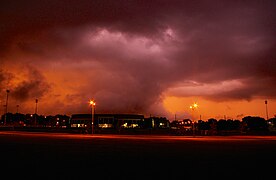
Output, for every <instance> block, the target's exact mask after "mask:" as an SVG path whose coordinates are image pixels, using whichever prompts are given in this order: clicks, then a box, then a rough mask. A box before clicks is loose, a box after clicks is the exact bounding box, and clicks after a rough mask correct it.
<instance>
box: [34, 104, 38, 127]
mask: <svg viewBox="0 0 276 180" xmlns="http://www.w3.org/2000/svg"><path fill="white" fill-rule="evenodd" d="M37 103H38V99H35V126H36V125H37Z"/></svg>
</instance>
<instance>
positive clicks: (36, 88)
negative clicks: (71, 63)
mask: <svg viewBox="0 0 276 180" xmlns="http://www.w3.org/2000/svg"><path fill="white" fill-rule="evenodd" d="M15 76H16V75H15ZM49 89H50V85H49V84H48V83H47V82H45V79H44V77H43V75H42V74H41V73H40V72H39V71H37V70H36V69H34V68H32V67H28V68H27V77H26V80H23V81H21V82H19V83H18V84H17V85H16V86H15V87H13V88H12V90H11V95H12V96H13V97H14V98H15V99H17V100H18V101H20V102H24V101H26V100H29V99H30V98H31V99H36V98H40V97H42V96H43V95H44V94H45V93H46V92H48V91H49Z"/></svg>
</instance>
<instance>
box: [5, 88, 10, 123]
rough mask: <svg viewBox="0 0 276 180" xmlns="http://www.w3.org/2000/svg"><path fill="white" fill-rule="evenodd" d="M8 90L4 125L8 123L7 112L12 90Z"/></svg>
mask: <svg viewBox="0 0 276 180" xmlns="http://www.w3.org/2000/svg"><path fill="white" fill-rule="evenodd" d="M6 92H7V99H6V114H5V122H4V125H6V123H7V113H8V101H9V93H10V90H8V89H7V90H6Z"/></svg>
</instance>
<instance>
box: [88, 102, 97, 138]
mask: <svg viewBox="0 0 276 180" xmlns="http://www.w3.org/2000/svg"><path fill="white" fill-rule="evenodd" d="M89 104H90V105H91V118H92V119H91V120H92V122H91V127H92V132H91V133H92V134H94V111H95V105H96V102H95V101H94V100H90V102H89Z"/></svg>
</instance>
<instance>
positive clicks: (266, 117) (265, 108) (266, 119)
mask: <svg viewBox="0 0 276 180" xmlns="http://www.w3.org/2000/svg"><path fill="white" fill-rule="evenodd" d="M265 110H266V120H268V110H267V100H265Z"/></svg>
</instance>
